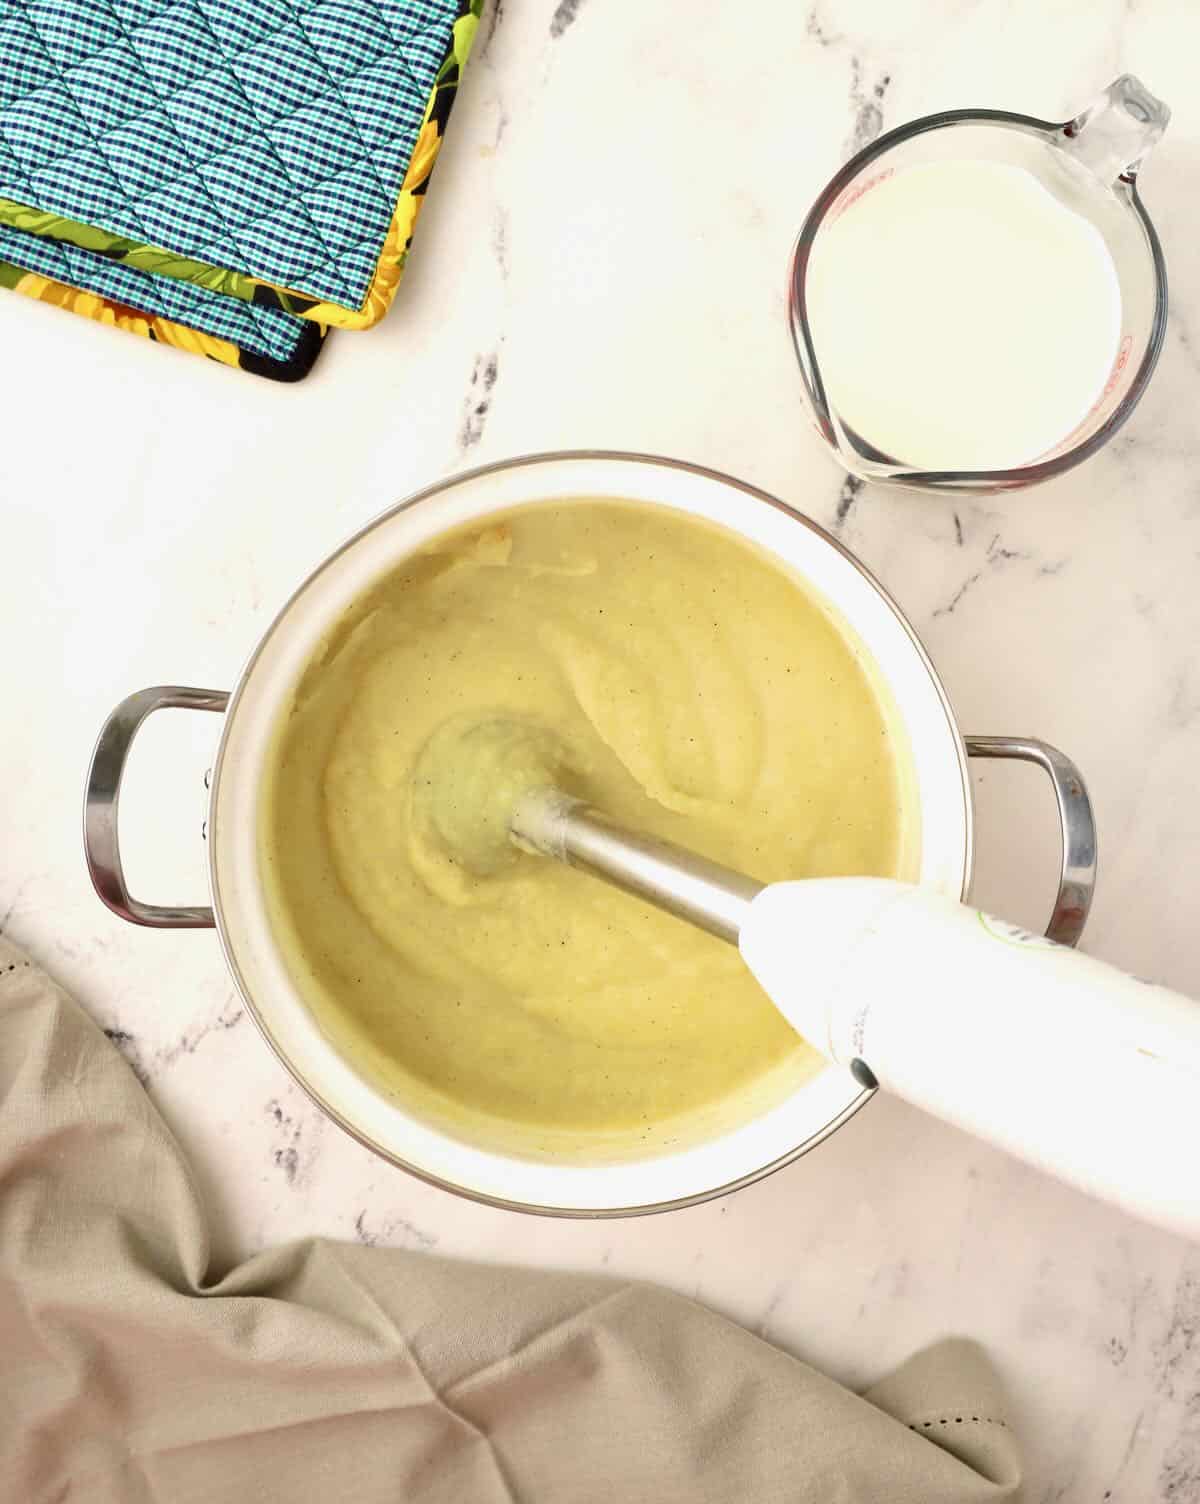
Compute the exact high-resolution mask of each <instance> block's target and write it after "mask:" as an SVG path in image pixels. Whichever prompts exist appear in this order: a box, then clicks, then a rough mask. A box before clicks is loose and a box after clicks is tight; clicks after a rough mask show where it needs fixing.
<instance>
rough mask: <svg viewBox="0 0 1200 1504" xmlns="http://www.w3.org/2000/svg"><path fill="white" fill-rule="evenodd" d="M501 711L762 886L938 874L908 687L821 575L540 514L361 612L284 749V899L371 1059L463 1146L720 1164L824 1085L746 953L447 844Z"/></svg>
mask: <svg viewBox="0 0 1200 1504" xmlns="http://www.w3.org/2000/svg"><path fill="white" fill-rule="evenodd" d="M493 719H495V720H498V721H500V722H503V723H508V722H516V723H520V724H524V725H526V726H529V727H532V728H538V727H540V728H543V729H544V730H545V731H546V732H547V733H548V734H550V735H551V736H552V737H553V740H554V745H555V746H556V747H558V748H561V749H562V752H563V758H564V771H563V774H562V781H563V784H564V786H565V787H567V789H568V790H569V792H571V793H573V794H577V795H579V796H581V797H584V798H586V799H588V800H590V801H591V802H592V803H594V804H595V805H596V806H598V807H599V808H600V809H602V810H604V811H605V812H607V813H608V814H609V815H610V816H611V817H612V818H613V819H614V820H616V821H618V822H619V823H622V824H625V825H627V826H629V827H632V828H634V829H637V830H644V831H648V832H650V833H652V834H654V835H658V836H661V837H664V838H666V839H667V840H671V841H675V842H677V843H679V844H681V845H685V846H688V847H691V848H692V849H694V850H696V851H699V852H701V853H703V854H704V855H706V856H709V857H711V858H713V859H715V860H716V861H719V862H723V863H724V864H725V865H727V866H730V867H733V868H735V869H738V870H740V871H743V872H746V873H749V874H750V875H752V876H754V877H757V878H760V879H761V880H763V881H766V882H770V881H776V880H779V879H783V878H794V877H809V876H813V877H816V876H829V875H835V874H880V875H890V876H902V877H903V876H912V875H914V874H915V867H916V862H917V853H916V849H915V848H916V833H915V821H914V820H912V819H910V818H909V817H908V813H907V812H908V811H909V809H910V808H911V805H912V800H911V798H910V797H908V795H907V793H906V789H907V788H908V785H909V783H910V781H911V774H910V771H909V763H908V754H907V750H906V748H905V747H904V746H903V744H902V742H901V739H900V736H899V734H898V733H897V732H896V731H895V730H894V729H893V714H892V712H891V711H890V710H889V709H888V708H887V707H886V694H885V692H884V691H882V689H881V687H880V686H879V685H877V684H876V683H875V682H874V680H873V672H872V670H871V668H870V667H869V666H868V665H867V664H866V662H865V660H864V657H863V655H862V654H861V653H860V652H859V651H858V650H857V649H856V647H855V646H854V645H853V644H852V642H851V641H850V639H849V637H848V635H847V633H846V632H845V630H844V628H843V627H842V626H840V625H839V623H838V622H837V621H836V620H835V618H834V616H833V614H832V613H831V612H830V611H829V610H828V609H827V608H826V607H824V606H823V605H822V604H821V603H820V602H818V601H817V600H816V599H815V598H814V597H813V596H811V595H810V594H809V593H808V592H807V590H806V589H805V588H804V587H802V586H801V585H800V584H799V583H798V582H797V580H796V579H795V578H793V577H792V576H791V575H790V574H788V573H786V572H785V571H784V569H783V568H781V567H780V566H779V565H778V564H776V563H775V562H774V561H772V560H771V559H770V558H769V557H768V556H767V555H766V554H764V553H762V552H760V551H759V550H758V549H757V548H755V547H753V546H751V545H749V544H746V543H744V542H742V541H741V540H739V539H737V538H736V537H735V536H734V535H732V534H730V533H727V532H725V531H724V530H723V529H718V528H716V527H714V526H712V525H710V524H707V523H703V522H700V521H698V520H696V519H694V518H690V517H687V516H684V515H682V514H680V513H675V512H671V511H668V510H666V509H661V508H652V507H647V506H634V505H632V504H625V503H619V502H607V501H588V500H581V501H572V502H564V503H560V504H554V505H538V506H535V507H526V508H522V509H519V510H517V511H514V512H511V513H508V514H506V515H504V516H503V517H500V518H499V519H493V520H491V521H489V524H488V525H487V526H486V527H482V528H478V527H477V528H474V529H468V530H463V531H460V532H457V533H453V534H449V535H447V536H445V537H444V538H442V539H441V540H439V541H438V542H437V543H436V544H435V545H433V546H431V547H429V548H428V549H426V550H425V551H424V552H422V553H421V554H420V555H419V556H417V557H415V558H414V559H413V560H411V561H410V562H409V563H407V564H405V565H404V566H402V567H401V568H399V569H398V570H396V571H395V572H394V573H393V574H391V575H389V576H388V577H387V578H385V579H384V580H383V581H382V582H381V583H380V584H379V585H378V586H377V587H375V588H374V589H373V590H372V591H371V592H370V593H369V594H368V595H366V596H365V597H364V598H363V599H362V600H361V601H360V602H359V603H358V604H356V605H355V607H354V608H353V609H352V610H351V611H350V612H349V613H348V614H347V615H346V616H345V617H344V618H343V620H342V621H341V622H340V623H339V624H338V626H337V627H336V629H335V630H334V631H333V632H332V633H331V634H330V635H329V636H328V638H327V639H326V641H325V642H324V643H323V644H322V646H321V647H320V649H319V651H318V652H317V653H316V654H315V655H314V656H313V658H312V660H311V661H310V663H309V664H308V666H307V668H306V669H305V671H304V673H303V675H302V676H301V678H300V680H299V683H298V685H297V687H296V690H295V693H294V695H293V698H292V702H291V704H290V707H289V709H288V711H287V712H286V713H285V715H284V717H283V718H282V720H281V723H280V726H279V728H278V730H277V732H276V736H275V740H274V744H273V750H272V753H271V756H270V759H269V766H268V770H267V776H266V779H265V781H264V794H263V798H262V803H261V820H260V831H259V850H260V863H261V868H262V872H263V877H264V882H265V886H266V891H267V900H268V907H269V911H270V915H271V920H272V925H273V928H274V931H275V933H276V936H277V939H278V941H279V943H280V946H281V949H282V951H283V954H284V956H285V959H286V961H287V964H288V967H289V970H290V971H291V973H292V975H293V977H294V978H295V980H296V982H297V984H298V986H299V988H300V990H301V993H302V995H303V996H304V997H305V999H306V1001H307V1003H308V1006H309V1007H310V1008H311V1010H312V1012H313V1014H314V1015H315V1017H316V1018H317V1020H318V1021H319V1023H320V1025H321V1027H322V1028H323V1030H324V1031H325V1033H326V1034H327V1036H328V1037H329V1038H330V1040H331V1041H332V1043H333V1044H334V1045H335V1047H336V1048H337V1049H338V1050H339V1051H340V1052H341V1053H342V1054H343V1056H344V1057H346V1058H347V1059H348V1060H349V1061H350V1062H351V1063H352V1064H354V1066H355V1067H356V1068H357V1069H358V1070H359V1071H360V1073H361V1074H363V1075H364V1076H365V1077H367V1078H368V1079H369V1080H371V1081H372V1082H373V1083H374V1084H375V1085H376V1086H377V1088H381V1089H383V1090H384V1091H386V1092H388V1093H390V1094H392V1095H393V1096H394V1098H395V1099H397V1100H398V1101H399V1102H400V1103H402V1104H403V1105H404V1106H406V1107H407V1108H408V1109H409V1110H412V1111H414V1112H416V1113H418V1114H420V1115H421V1116H423V1117H425V1118H426V1119H427V1120H430V1121H432V1122H434V1123H436V1124H437V1125H438V1126H439V1127H441V1128H443V1129H444V1130H446V1131H449V1132H451V1133H453V1134H455V1135H457V1136H458V1137H460V1138H464V1139H467V1140H469V1141H471V1142H475V1143H478V1144H482V1145H483V1146H485V1147H488V1148H493V1149H498V1150H505V1151H507V1152H512V1153H518V1154H523V1155H527V1156H534V1157H542V1156H549V1155H555V1156H566V1157H570V1158H574V1159H576V1160H588V1159H591V1160H602V1159H617V1158H623V1157H629V1156H632V1155H636V1154H638V1153H646V1152H661V1150H662V1149H663V1148H664V1147H666V1146H668V1145H678V1144H686V1143H688V1142H694V1141H696V1140H697V1139H699V1138H701V1137H704V1136H707V1135H709V1134H711V1133H714V1132H717V1131H719V1130H721V1129H724V1128H726V1127H730V1126H733V1125H734V1124H736V1123H738V1122H741V1121H746V1120H748V1119H749V1118H750V1117H751V1116H752V1115H754V1114H755V1113H757V1112H760V1111H763V1110H765V1109H766V1108H768V1107H770V1106H772V1105H774V1104H775V1103H776V1102H778V1101H779V1100H781V1099H782V1097H783V1095H784V1094H785V1093H787V1092H789V1091H791V1090H793V1089H794V1088H795V1087H796V1086H797V1085H798V1084H800V1083H801V1082H802V1081H803V1080H804V1079H805V1078H806V1077H807V1076H809V1075H811V1074H812V1073H813V1072H814V1071H815V1070H817V1069H818V1068H819V1066H820V1060H819V1057H818V1056H817V1055H816V1054H815V1052H814V1051H813V1050H811V1049H810V1048H809V1046H808V1045H807V1044H805V1043H804V1042H803V1041H802V1040H801V1039H800V1038H799V1036H798V1035H796V1034H795V1033H794V1032H793V1030H792V1029H791V1027H790V1026H789V1025H788V1024H787V1023H786V1022H785V1021H784V1019H783V1018H782V1017H781V1015H780V1014H779V1013H777V1012H776V1010H775V1009H774V1008H773V1007H772V1006H771V1004H770V1003H769V1002H768V1000H767V998H766V996H765V995H764V994H763V992H762V991H761V989H760V988H759V986H758V984H757V983H756V982H755V981H754V980H753V978H752V977H751V976H750V974H749V972H748V971H747V970H746V968H745V966H744V965H743V963H742V961H741V959H740V957H739V955H738V953H737V951H736V949H735V948H734V947H732V946H729V945H726V944H724V943H722V942H721V941H719V940H716V939H714V938H713V937H711V936H709V935H707V934H703V933H701V932H700V931H698V930H695V929H693V928H691V927H690V926H688V925H686V924H684V923H682V922H681V921H679V920H677V919H674V918H671V917H670V916H668V915H665V914H662V913H659V912H658V911H657V910H655V909H653V908H651V907H650V906H649V905H647V904H644V903H642V902H640V901H639V900H637V899H634V898H631V897H629V896H628V895H627V894H624V893H621V892H618V891H617V890H615V889H613V888H610V887H608V886H606V885H605V884H604V883H602V882H599V881H598V880H596V879H594V878H590V877H588V876H586V875H584V874H582V873H580V872H577V871H574V870H571V869H568V868H565V867H562V866H560V865H559V864H558V863H555V862H552V861H550V860H547V859H546V858H543V857H538V856H534V855H528V854H525V853H523V852H518V851H517V850H516V849H515V848H513V850H512V851H511V854H509V853H505V860H504V861H503V862H501V863H498V864H495V865H494V867H493V869H492V870H487V871H479V870H471V869H470V868H469V867H466V866H462V865H459V864H458V863H457V862H455V861H454V860H452V858H451V856H450V855H449V854H448V852H447V850H446V849H445V848H444V847H443V846H441V845H440V844H439V843H438V842H437V841H435V840H431V839H430V835H429V821H428V811H427V809H426V807H425V801H424V800H423V788H424V787H425V786H426V785H427V783H428V778H429V770H430V768H431V766H432V767H433V768H434V769H435V770H436V764H437V759H438V747H439V733H440V734H441V737H442V738H443V739H446V738H447V732H448V729H449V731H450V733H451V734H452V733H453V730H454V728H455V727H456V726H458V725H461V724H463V723H466V722H475V721H483V722H485V723H486V722H488V721H490V720H493ZM451 739H452V738H451ZM418 778H419V779H420V783H418ZM796 965H797V967H798V968H803V965H804V948H803V936H801V935H798V936H797V937H796Z"/></svg>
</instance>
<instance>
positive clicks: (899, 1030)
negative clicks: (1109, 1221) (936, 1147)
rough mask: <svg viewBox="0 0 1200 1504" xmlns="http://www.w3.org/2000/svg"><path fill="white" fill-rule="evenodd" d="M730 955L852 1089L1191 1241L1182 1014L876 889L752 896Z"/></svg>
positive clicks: (1139, 989)
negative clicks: (956, 1130)
mask: <svg viewBox="0 0 1200 1504" xmlns="http://www.w3.org/2000/svg"><path fill="white" fill-rule="evenodd" d="M739 946H740V949H741V952H742V955H743V957H744V958H745V960H746V962H747V964H748V965H749V967H750V969H751V970H752V971H753V972H754V974H755V975H756V976H757V978H758V980H759V982H760V983H761V984H762V986H763V987H764V988H765V989H766V991H767V993H768V995H769V996H770V997H771V999H772V1001H773V1002H774V1003H775V1004H776V1005H777V1006H778V1007H779V1008H780V1009H781V1010H782V1012H783V1013H784V1014H785V1015H786V1016H787V1017H788V1019H789V1020H790V1021H791V1022H792V1024H793V1025H794V1026H795V1027H796V1029H797V1030H799V1032H800V1033H801V1034H802V1035H804V1037H805V1038H806V1039H807V1040H808V1041H809V1042H810V1043H811V1044H812V1045H813V1046H814V1047H815V1048H817V1049H819V1050H821V1051H822V1052H823V1053H824V1054H825V1055H827V1056H828V1057H829V1058H830V1059H831V1060H833V1061H835V1062H836V1063H837V1064H839V1065H842V1066H846V1067H849V1068H851V1069H852V1070H853V1071H854V1073H855V1075H856V1076H857V1077H858V1079H859V1080H860V1081H862V1082H863V1084H864V1085H868V1086H872V1085H875V1084H878V1085H880V1086H881V1087H883V1088H884V1089H886V1090H889V1091H892V1092H895V1094H896V1095H897V1096H900V1097H903V1098H904V1099H905V1100H906V1101H909V1102H911V1103H913V1104H914V1105H915V1106H917V1107H921V1108H924V1109H925V1110H926V1111H927V1112H931V1113H933V1114H935V1115H936V1116H937V1117H941V1118H944V1119H946V1120H947V1121H948V1122H951V1123H954V1124H956V1125H957V1126H959V1127H960V1128H965V1129H966V1130H967V1131H968V1132H970V1133H974V1134H976V1135H978V1136H979V1137H980V1138H983V1139H986V1140H988V1141H989V1142H990V1143H993V1144H996V1145H998V1146H999V1147H1000V1148H1003V1149H1007V1150H1008V1151H1010V1152H1011V1153H1013V1154H1016V1155H1019V1156H1020V1157H1021V1158H1022V1159H1025V1160H1028V1161H1029V1162H1030V1163H1031V1164H1034V1165H1037V1166H1038V1167H1039V1168H1040V1169H1043V1170H1047V1171H1049V1172H1050V1173H1051V1174H1054V1175H1057V1176H1059V1177H1060V1178H1061V1179H1063V1180H1066V1181H1069V1182H1071V1183H1072V1184H1074V1185H1076V1186H1079V1187H1080V1188H1081V1189H1082V1190H1085V1191H1087V1192H1089V1193H1090V1194H1091V1195H1094V1196H1099V1197H1102V1198H1104V1199H1105V1200H1108V1201H1112V1202H1115V1203H1116V1204H1117V1205H1119V1206H1121V1207H1123V1208H1124V1209H1125V1210H1127V1211H1129V1212H1132V1213H1133V1214H1134V1215H1136V1216H1140V1217H1144V1218H1146V1219H1148V1220H1150V1221H1152V1222H1157V1223H1159V1224H1160V1225H1162V1226H1164V1227H1168V1228H1171V1229H1173V1230H1174V1231H1176V1232H1180V1233H1183V1234H1185V1235H1186V1236H1189V1237H1198V1236H1200V1003H1198V1002H1193V1001H1192V1000H1191V999H1189V998H1186V997H1182V996H1180V995H1179V994H1178V993H1174V992H1169V991H1167V990H1166V989H1165V988H1163V987H1156V986H1152V985H1150V984H1148V983H1145V982H1141V981H1138V980H1136V979H1135V978H1133V977H1129V976H1126V975H1125V974H1124V973H1123V972H1120V971H1117V970H1116V969H1115V968H1113V967H1110V966H1106V965H1104V964H1103V963H1102V962H1100V961H1096V960H1094V959H1092V958H1091V957H1088V956H1083V955H1080V954H1079V953H1078V952H1076V951H1073V950H1070V949H1068V948H1066V947H1064V946H1060V945H1055V944H1053V943H1052V942H1051V941H1048V940H1046V939H1043V938H1042V937H1041V936H1037V935H1030V934H1027V933H1026V932H1025V931H1023V930H1019V929H1017V928H1016V927H1015V926H1013V925H1010V924H1006V923H1004V922H1003V921H1000V920H995V919H992V918H990V917H989V916H987V915H984V914H982V913H980V912H979V911H978V910H977V909H971V908H967V907H966V906H965V905H963V904H960V903H957V902H955V901H954V900H953V899H949V898H945V897H943V896H941V895H939V894H936V893H933V892H930V891H929V890H927V889H924V888H916V887H912V886H910V885H908V884H904V883H897V882H892V881H890V880H887V879H877V878H830V879H819V880H815V881H806V882H791V883H776V884H773V885H772V886H770V887H767V888H764V889H763V890H762V892H761V893H759V894H758V895H757V897H756V898H755V899H754V900H753V902H752V903H751V905H750V909H749V912H748V915H747V917H746V918H745V920H744V921H743V924H742V928H741V935H740V939H739Z"/></svg>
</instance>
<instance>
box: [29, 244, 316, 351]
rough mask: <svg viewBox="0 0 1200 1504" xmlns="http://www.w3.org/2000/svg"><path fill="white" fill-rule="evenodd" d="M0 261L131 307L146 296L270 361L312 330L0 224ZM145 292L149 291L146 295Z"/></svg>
mask: <svg viewBox="0 0 1200 1504" xmlns="http://www.w3.org/2000/svg"><path fill="white" fill-rule="evenodd" d="M0 261H8V262H11V263H12V264H13V265H14V266H20V267H23V268H24V269H25V270H26V271H31V272H37V273H38V274H39V275H40V276H43V277H50V278H52V279H53V280H54V281H56V282H65V283H68V284H69V285H71V286H72V287H81V288H85V289H86V290H87V291H88V292H94V293H99V294H100V295H101V296H102V297H106V298H112V299H113V300H114V301H116V302H119V303H125V304H128V305H129V306H130V307H133V308H145V307H146V305H147V302H148V301H149V302H150V303H151V304H152V307H153V312H154V313H156V314H159V315H161V316H162V317H163V318H165V319H170V320H171V321H172V322H174V323H178V324H186V325H187V326H188V327H189V328H192V329H199V330H202V331H203V332H204V333H205V334H214V335H216V336H217V337H218V338H219V339H225V340H228V341H229V342H230V343H231V344H235V345H237V346H238V347H239V348H240V349H243V350H249V351H251V352H252V353H253V354H255V355H263V356H266V357H267V358H268V359H270V360H278V361H285V362H286V361H287V360H289V359H290V357H291V356H292V355H293V354H294V352H295V350H296V347H297V346H298V345H299V343H300V341H301V339H302V338H304V337H305V336H306V335H308V334H310V333H311V329H312V326H311V325H310V324H309V323H308V322H307V321H306V320H304V319H298V318H295V317H294V316H293V315H292V314H288V313H279V312H277V311H276V310H275V309H271V308H256V307H255V306H254V305H253V304H251V303H239V302H238V301H237V300H236V299H234V298H214V297H212V296H211V294H209V293H207V292H206V291H205V290H204V289H203V288H200V287H195V286H193V285H192V283H190V282H180V281H177V280H176V279H175V278H172V277H157V276H154V275H153V274H151V273H147V272H140V271H132V270H130V268H128V267H125V266H121V265H120V264H119V263H117V262H113V261H109V260H107V259H106V258H105V257H103V256H99V255H96V254H94V253H93V252H91V251H85V250H81V249H80V248H79V247H78V246H72V245H63V244H61V243H60V242H58V241H54V240H44V239H42V238H40V237H39V236H36V235H26V234H24V233H23V232H22V231H20V230H12V229H9V228H8V227H7V226H6V225H0ZM148 292H150V293H152V297H151V298H149V299H148V297H147V294H148Z"/></svg>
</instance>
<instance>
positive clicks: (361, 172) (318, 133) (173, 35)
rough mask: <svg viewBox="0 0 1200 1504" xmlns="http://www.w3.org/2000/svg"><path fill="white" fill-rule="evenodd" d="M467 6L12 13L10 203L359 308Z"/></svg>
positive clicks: (49, 5) (418, 3)
mask: <svg viewBox="0 0 1200 1504" xmlns="http://www.w3.org/2000/svg"><path fill="white" fill-rule="evenodd" d="M458 10H459V7H458V5H457V3H456V0H0V198H7V199H11V200H14V201H16V202H18V203H21V204H30V205H34V206H36V207H37V208H39V209H43V210H46V211H48V212H50V213H53V214H59V215H62V216H64V217H66V218H69V219H74V220H80V221H83V222H84V223H86V224H89V225H94V226H97V227H99V228H102V229H104V230H108V231H111V232H112V233H113V234H116V235H121V236H124V237H127V238H128V239H130V240H134V241H138V242H140V243H142V244H145V245H151V246H164V247H167V248H169V249H170V250H171V251H172V252H174V253H176V254H178V255H181V256H186V257H190V258H192V259H194V260H196V261H200V262H205V263H208V264H209V265H212V266H216V267H223V268H229V269H231V270H234V271H238V272H243V273H245V274H247V275H248V276H251V277H256V278H261V279H263V280H264V281H267V282H270V283H278V284H282V285H283V286H285V287H288V288H292V289H294V290H295V291H297V292H300V293H302V294H305V295H307V296H309V297H311V298H313V299H315V300H318V301H328V302H332V303H337V304H339V305H342V306H344V307H347V308H357V307H359V306H360V305H361V304H362V302H363V299H364V297H365V295H366V292H367V289H368V287H369V286H370V282H371V277H372V275H373V272H374V269H375V266H376V263H377V261H378V257H379V249H380V243H381V241H382V240H383V237H384V235H385V234H386V232H387V228H388V225H389V223H390V220H391V216H392V213H393V210H394V208H395V203H396V199H397V196H398V194H399V190H400V186H401V183H402V181H403V179H404V174H405V170H406V168H407V165H408V161H409V158H410V156H411V154H412V149H413V145H414V142H415V140H416V136H417V132H418V130H419V128H420V123H421V118H422V114H423V112H424V109H425V106H426V103H427V101H428V99H429V96H430V93H431V91H432V89H433V84H434V80H435V78H436V75H437V71H438V68H439V66H440V64H441V62H442V60H443V58H444V56H445V54H446V49H447V42H448V39H449V36H450V30H451V27H452V26H453V22H454V20H455V17H456V16H457V14H458Z"/></svg>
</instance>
